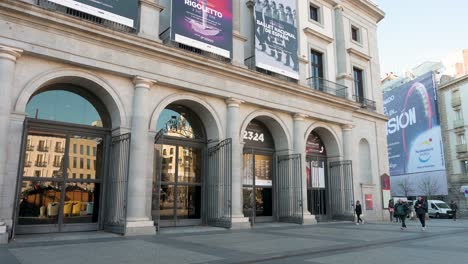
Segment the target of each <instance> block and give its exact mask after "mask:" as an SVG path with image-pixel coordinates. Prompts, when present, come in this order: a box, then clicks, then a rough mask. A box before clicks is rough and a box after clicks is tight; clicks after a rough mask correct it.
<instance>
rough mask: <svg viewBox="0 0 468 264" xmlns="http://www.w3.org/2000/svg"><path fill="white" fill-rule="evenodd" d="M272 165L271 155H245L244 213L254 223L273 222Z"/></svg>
mask: <svg viewBox="0 0 468 264" xmlns="http://www.w3.org/2000/svg"><path fill="white" fill-rule="evenodd" d="M272 165H273V157H272V156H271V155H262V154H255V153H244V176H243V212H244V216H245V217H249V218H250V221H251V222H252V223H254V222H262V221H272V220H273V219H272V216H273V190H272V175H273V171H272Z"/></svg>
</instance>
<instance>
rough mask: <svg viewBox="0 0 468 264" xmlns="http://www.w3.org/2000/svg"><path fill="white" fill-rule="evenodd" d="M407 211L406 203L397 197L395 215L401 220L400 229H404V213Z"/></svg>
mask: <svg viewBox="0 0 468 264" xmlns="http://www.w3.org/2000/svg"><path fill="white" fill-rule="evenodd" d="M408 212H409V207H408V204H406V203H403V200H401V199H398V202H397V204H395V212H394V213H395V217H397V218H398V219H400V220H401V230H406V223H405V220H406V215H407V214H408Z"/></svg>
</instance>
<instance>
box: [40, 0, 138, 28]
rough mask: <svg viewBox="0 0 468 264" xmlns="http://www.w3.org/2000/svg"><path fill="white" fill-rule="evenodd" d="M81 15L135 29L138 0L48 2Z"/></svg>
mask: <svg viewBox="0 0 468 264" xmlns="http://www.w3.org/2000/svg"><path fill="white" fill-rule="evenodd" d="M48 1H49V2H53V3H56V4H58V5H62V6H66V7H69V8H72V9H75V10H78V11H81V12H83V13H87V14H90V15H93V16H97V17H100V18H104V19H107V20H110V21H113V22H116V23H119V24H122V25H126V26H129V27H135V22H136V20H137V18H138V0H125V1H121V0H48Z"/></svg>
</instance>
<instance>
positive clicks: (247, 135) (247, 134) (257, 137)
mask: <svg viewBox="0 0 468 264" xmlns="http://www.w3.org/2000/svg"><path fill="white" fill-rule="evenodd" d="M244 139H246V140H251V141H257V142H258V141H260V142H264V141H265V136H264V135H263V133H258V132H255V131H244Z"/></svg>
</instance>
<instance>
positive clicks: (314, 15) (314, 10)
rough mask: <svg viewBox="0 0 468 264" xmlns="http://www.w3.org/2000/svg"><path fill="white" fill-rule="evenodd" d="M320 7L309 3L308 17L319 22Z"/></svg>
mask: <svg viewBox="0 0 468 264" xmlns="http://www.w3.org/2000/svg"><path fill="white" fill-rule="evenodd" d="M319 12H320V8H319V7H318V6H316V5H313V4H310V5H309V14H310V19H312V20H314V21H317V22H320V13H319Z"/></svg>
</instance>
